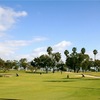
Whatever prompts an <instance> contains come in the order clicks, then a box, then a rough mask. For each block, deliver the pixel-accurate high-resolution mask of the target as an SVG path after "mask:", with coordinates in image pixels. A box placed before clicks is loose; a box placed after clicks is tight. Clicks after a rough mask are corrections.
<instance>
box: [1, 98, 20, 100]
mask: <svg viewBox="0 0 100 100" xmlns="http://www.w3.org/2000/svg"><path fill="white" fill-rule="evenodd" d="M0 100H21V99H9V98H0Z"/></svg>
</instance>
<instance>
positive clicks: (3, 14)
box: [0, 7, 27, 31]
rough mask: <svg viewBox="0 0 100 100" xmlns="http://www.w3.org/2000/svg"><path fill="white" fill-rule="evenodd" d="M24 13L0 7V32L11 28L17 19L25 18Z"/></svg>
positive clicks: (25, 13)
mask: <svg viewBox="0 0 100 100" xmlns="http://www.w3.org/2000/svg"><path fill="white" fill-rule="evenodd" d="M26 15H27V12H26V11H18V12H17V11H14V10H13V9H12V8H9V7H0V31H7V30H8V29H10V28H12V26H13V25H14V23H16V21H17V19H18V18H19V17H23V16H26Z"/></svg>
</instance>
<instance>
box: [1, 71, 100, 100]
mask: <svg viewBox="0 0 100 100" xmlns="http://www.w3.org/2000/svg"><path fill="white" fill-rule="evenodd" d="M17 73H18V74H19V77H16V76H15V74H16V72H15V71H10V72H8V73H6V74H11V75H12V76H11V77H0V100H11V99H12V100H15V99H18V100H91V99H92V100H100V79H95V78H86V77H85V78H81V76H77V75H80V74H81V73H78V74H77V73H62V74H61V73H60V72H57V73H54V74H53V73H49V74H42V75H40V74H33V73H25V72H17ZM0 74H1V73H0ZM67 74H69V77H70V78H69V79H67V78H66V76H67ZM86 74H91V75H92V73H86ZM93 75H96V76H97V75H98V76H100V73H98V74H96V73H93Z"/></svg>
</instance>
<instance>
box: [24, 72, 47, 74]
mask: <svg viewBox="0 0 100 100" xmlns="http://www.w3.org/2000/svg"><path fill="white" fill-rule="evenodd" d="M26 73H29V74H40V73H41V74H47V73H46V72H26Z"/></svg>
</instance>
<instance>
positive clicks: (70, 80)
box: [44, 78, 100, 82]
mask: <svg viewBox="0 0 100 100" xmlns="http://www.w3.org/2000/svg"><path fill="white" fill-rule="evenodd" d="M87 80H88V81H93V80H97V81H100V79H90V78H68V79H67V78H62V79H59V80H56V79H55V80H46V81H44V82H76V81H87Z"/></svg>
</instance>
